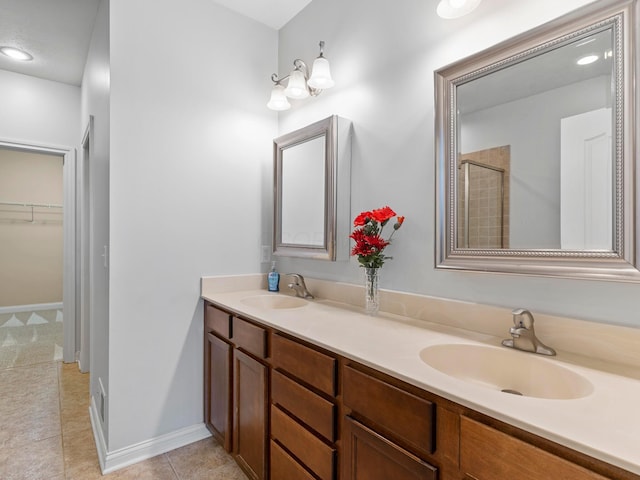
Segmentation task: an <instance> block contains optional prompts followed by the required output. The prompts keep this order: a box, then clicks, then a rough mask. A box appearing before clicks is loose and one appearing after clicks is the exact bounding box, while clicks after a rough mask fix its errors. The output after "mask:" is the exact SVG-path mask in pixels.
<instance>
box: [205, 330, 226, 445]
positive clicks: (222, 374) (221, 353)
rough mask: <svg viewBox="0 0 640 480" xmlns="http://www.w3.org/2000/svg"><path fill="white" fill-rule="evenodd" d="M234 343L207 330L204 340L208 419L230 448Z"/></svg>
mask: <svg viewBox="0 0 640 480" xmlns="http://www.w3.org/2000/svg"><path fill="white" fill-rule="evenodd" d="M231 355H232V348H231V345H230V344H228V343H227V342H225V341H224V340H222V339H220V338H218V337H217V336H215V335H213V334H211V333H207V334H206V343H205V402H204V404H205V422H206V424H207V427H208V428H209V430H210V431H211V433H213V435H214V436H215V437H216V438H217V439H218V441H219V442H220V443H221V444H222V446H223V447H224V449H225V450H226V451H227V452H230V451H231V419H232V414H231V385H232V384H231V382H232V378H231Z"/></svg>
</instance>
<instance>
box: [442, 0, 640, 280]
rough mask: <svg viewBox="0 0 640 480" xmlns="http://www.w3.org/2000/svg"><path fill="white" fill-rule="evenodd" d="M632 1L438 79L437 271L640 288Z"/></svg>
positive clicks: (548, 27)
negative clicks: (607, 282)
mask: <svg viewBox="0 0 640 480" xmlns="http://www.w3.org/2000/svg"><path fill="white" fill-rule="evenodd" d="M635 3H636V2H635V1H634V0H626V1H620V0H617V1H609V0H606V1H601V2H595V4H591V5H588V6H586V7H583V8H582V9H580V10H578V11H576V12H573V13H571V14H569V15H567V16H565V17H562V18H560V19H557V20H555V21H553V22H551V23H548V24H545V25H543V26H541V27H539V28H537V29H534V30H532V31H530V32H527V33H524V34H522V35H519V36H518V37H516V38H513V39H511V40H508V41H506V42H503V43H501V44H499V45H496V46H495V47H493V48H490V49H488V50H486V51H483V52H481V53H478V54H476V55H473V56H471V57H468V58H466V59H464V60H461V61H459V62H456V63H454V64H452V65H449V66H447V67H444V68H442V69H440V70H438V71H436V72H435V87H436V160H437V166H436V168H437V172H436V178H437V188H436V192H437V198H436V206H437V212H436V213H437V223H436V234H437V238H436V267H437V268H441V269H456V270H469V271H484V272H499V273H522V274H530V275H531V274H533V275H553V276H562V277H571V278H589V279H602V280H623V281H624V280H627V281H640V272H639V271H638V269H637V266H636V245H637V240H636V222H635V212H636V199H635V175H636V172H635V158H636V154H637V151H636V149H637V143H636V139H635V136H636V135H637V133H636V130H635V128H636V127H635V124H634V122H635V117H636V113H637V109H638V104H637V98H636V97H635V91H634V78H635V71H636V55H637V53H636V51H635V45H634V30H635V26H636V23H637V18H636V17H635V16H636V15H637V13H636V12H635V7H636V5H635Z"/></svg>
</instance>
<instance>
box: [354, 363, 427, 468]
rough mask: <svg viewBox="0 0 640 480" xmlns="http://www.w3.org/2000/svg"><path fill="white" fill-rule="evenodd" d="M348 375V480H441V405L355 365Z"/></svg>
mask: <svg viewBox="0 0 640 480" xmlns="http://www.w3.org/2000/svg"><path fill="white" fill-rule="evenodd" d="M342 379H343V403H344V405H345V407H346V412H347V413H348V415H347V416H346V417H345V419H344V422H343V435H342V437H343V439H344V447H343V458H342V461H343V480H378V479H380V480H382V479H387V478H393V479H394V480H396V479H398V480H405V479H406V480H435V479H436V478H437V475H438V468H437V467H436V466H434V465H431V464H430V463H429V462H428V461H427V460H426V457H429V456H430V455H431V454H432V453H433V452H434V451H435V438H436V423H435V409H436V406H435V404H434V403H433V402H431V401H429V400H427V399H424V398H421V397H418V396H416V395H414V394H412V393H411V392H409V391H407V390H404V389H401V388H399V387H397V386H395V385H391V384H389V383H387V382H386V381H384V380H382V379H380V378H377V377H375V376H372V375H371V374H369V373H366V372H363V371H360V370H358V369H356V368H354V367H353V366H350V365H346V366H345V367H344V368H343V375H342Z"/></svg>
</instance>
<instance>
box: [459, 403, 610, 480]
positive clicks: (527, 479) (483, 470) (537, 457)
mask: <svg viewBox="0 0 640 480" xmlns="http://www.w3.org/2000/svg"><path fill="white" fill-rule="evenodd" d="M460 470H461V471H462V472H463V473H465V474H466V475H467V477H469V478H472V479H475V480H511V479H514V478H517V479H518V480H548V479H549V478H561V479H563V480H605V479H606V478H608V477H603V476H602V475H598V474H597V473H594V472H592V471H590V470H587V469H586V468H583V467H581V466H579V465H576V464H575V463H572V462H569V461H567V460H565V459H563V458H560V457H558V456H556V455H553V454H552V453H549V452H546V451H544V450H542V449H540V448H538V447H536V446H534V445H532V444H530V443H527V442H523V441H522V440H519V439H517V438H514V437H511V436H509V435H507V434H506V433H503V432H500V431H498V430H496V429H494V428H492V427H489V426H488V425H485V424H483V423H480V422H477V421H475V420H472V419H470V418H467V417H466V416H462V417H461V418H460ZM613 478H615V477H613Z"/></svg>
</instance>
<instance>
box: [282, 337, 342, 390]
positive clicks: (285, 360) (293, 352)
mask: <svg viewBox="0 0 640 480" xmlns="http://www.w3.org/2000/svg"><path fill="white" fill-rule="evenodd" d="M271 363H272V365H273V367H274V368H279V369H281V370H284V371H286V372H289V373H290V374H291V375H293V376H295V377H297V378H299V379H300V380H302V381H303V382H306V383H308V384H309V385H311V386H313V387H315V388H317V389H318V390H320V391H321V392H324V393H326V394H328V395H331V396H332V397H333V396H335V395H336V368H337V361H336V359H335V358H333V357H330V356H329V355H325V354H324V353H320V352H318V351H316V350H313V349H312V348H309V347H307V346H305V345H302V344H300V343H297V342H294V341H292V340H289V339H287V338H285V337H282V336H280V335H278V334H274V335H273V337H272V339H271Z"/></svg>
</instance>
